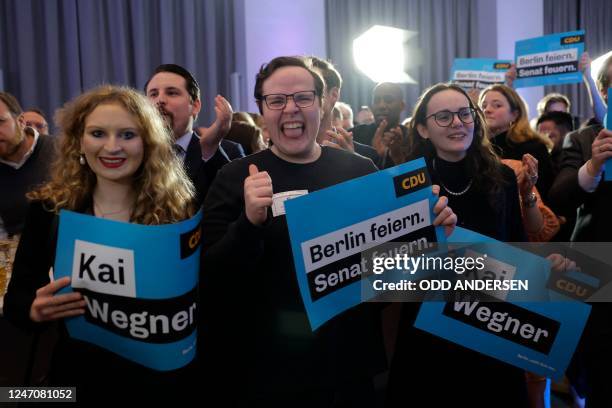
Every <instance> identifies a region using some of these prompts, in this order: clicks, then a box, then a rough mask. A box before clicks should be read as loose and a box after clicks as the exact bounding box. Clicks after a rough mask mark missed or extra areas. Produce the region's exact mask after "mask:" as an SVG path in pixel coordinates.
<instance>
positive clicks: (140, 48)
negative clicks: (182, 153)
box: [0, 0, 235, 125]
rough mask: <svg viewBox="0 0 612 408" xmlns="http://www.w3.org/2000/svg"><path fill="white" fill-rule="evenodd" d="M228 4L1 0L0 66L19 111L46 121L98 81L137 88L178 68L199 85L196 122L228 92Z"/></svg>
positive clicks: (210, 0) (208, 0)
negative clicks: (41, 114)
mask: <svg viewBox="0 0 612 408" xmlns="http://www.w3.org/2000/svg"><path fill="white" fill-rule="evenodd" d="M233 25H234V19H233V2H232V1H223V0H181V1H171V0H96V1H93V0H0V69H1V70H2V71H3V76H4V86H5V90H6V91H8V92H10V93H12V94H14V95H15V96H16V97H17V98H18V99H19V101H20V102H21V104H22V105H23V107H24V109H26V108H27V107H29V106H38V107H40V108H42V109H43V110H44V111H45V113H46V114H47V116H49V117H50V116H52V114H53V112H54V111H55V109H57V108H58V107H60V106H62V105H63V104H64V103H65V102H66V101H68V100H69V99H71V98H72V97H74V96H76V95H78V94H79V93H81V92H82V91H84V90H86V89H89V88H91V87H93V86H95V85H99V84H102V83H111V84H121V85H129V86H132V87H136V88H138V89H139V90H142V87H143V85H144V84H145V82H146V80H147V79H148V78H149V76H150V74H151V72H152V70H153V69H154V68H155V67H156V66H157V65H159V64H162V63H177V64H180V65H183V66H185V67H186V68H188V69H189V70H191V71H192V72H193V73H194V75H195V76H196V78H197V80H198V82H199V84H200V87H201V88H202V102H203V110H202V113H201V114H200V116H199V122H200V123H203V124H206V125H208V124H209V123H210V121H211V120H212V118H213V117H214V109H211V108H210V106H211V104H212V103H213V98H214V96H215V95H216V94H218V93H220V94H222V95H225V96H226V97H227V96H228V95H229V94H230V81H229V76H230V73H231V72H232V71H234V70H235V68H234V65H235V63H234V61H235V56H234V46H233V44H234V38H233V32H234V30H233Z"/></svg>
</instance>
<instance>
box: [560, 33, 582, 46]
mask: <svg viewBox="0 0 612 408" xmlns="http://www.w3.org/2000/svg"><path fill="white" fill-rule="evenodd" d="M581 42H584V35H583V34H580V35H570V36H568V37H563V38H561V45H567V44H575V43H581Z"/></svg>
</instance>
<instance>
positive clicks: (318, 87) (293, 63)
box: [253, 56, 325, 113]
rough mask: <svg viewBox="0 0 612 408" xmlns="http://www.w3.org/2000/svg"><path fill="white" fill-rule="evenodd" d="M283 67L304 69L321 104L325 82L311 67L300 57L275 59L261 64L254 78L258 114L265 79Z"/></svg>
mask: <svg viewBox="0 0 612 408" xmlns="http://www.w3.org/2000/svg"><path fill="white" fill-rule="evenodd" d="M283 67H299V68H304V69H305V70H306V71H308V73H309V74H310V75H311V76H312V78H313V80H314V85H315V89H314V90H315V94H316V95H317V96H318V97H319V100H320V101H321V102H322V99H323V91H324V90H325V82H323V78H321V75H319V73H318V72H316V71H314V70H313V69H312V65H311V64H310V63H309V62H308V61H307V60H306V59H304V58H302V57H287V56H285V57H276V58H274V59H273V60H272V61H270V62H268V63H267V64H263V65H262V66H261V68H260V69H259V72H258V73H257V76H256V77H255V91H254V92H253V95H254V96H255V101H256V102H257V106H258V107H259V112H260V113H263V109H262V101H263V84H264V82H265V81H266V79H268V78H270V76H271V75H272V74H273V73H274V72H275V71H276V70H277V69H279V68H283Z"/></svg>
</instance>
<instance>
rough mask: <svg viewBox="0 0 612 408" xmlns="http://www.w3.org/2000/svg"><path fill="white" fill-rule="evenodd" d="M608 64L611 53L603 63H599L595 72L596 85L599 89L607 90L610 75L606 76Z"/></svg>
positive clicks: (610, 62)
mask: <svg viewBox="0 0 612 408" xmlns="http://www.w3.org/2000/svg"><path fill="white" fill-rule="evenodd" d="M610 65H612V55H610V56H609V57H608V58H606V59H605V60H604V63H603V64H602V65H601V69H600V70H599V73H598V74H597V86H598V87H599V89H600V90H601V89H603V90H607V89H608V88H609V87H610V77H609V76H608V70H609V69H610ZM608 102H609V101H608Z"/></svg>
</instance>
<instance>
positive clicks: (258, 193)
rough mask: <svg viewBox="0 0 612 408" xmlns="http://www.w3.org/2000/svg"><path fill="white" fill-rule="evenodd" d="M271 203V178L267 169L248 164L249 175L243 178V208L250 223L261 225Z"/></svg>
mask: <svg viewBox="0 0 612 408" xmlns="http://www.w3.org/2000/svg"><path fill="white" fill-rule="evenodd" d="M271 205H272V179H271V178H270V175H269V174H268V172H267V171H259V169H257V166H256V165H254V164H250V165H249V177H247V178H246V179H245V180H244V208H245V213H246V216H247V218H248V219H249V221H250V222H251V224H253V225H262V224H263V223H264V222H266V219H267V218H268V207H270V206H271Z"/></svg>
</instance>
